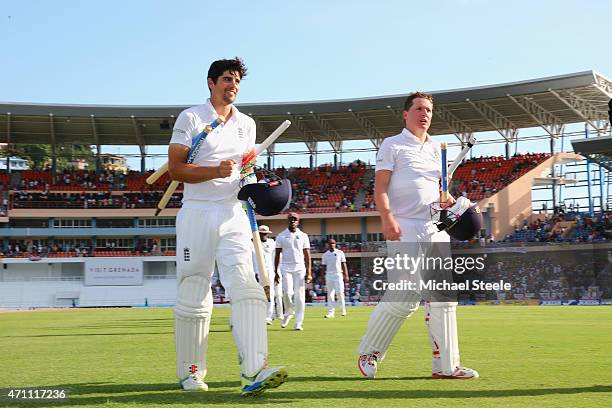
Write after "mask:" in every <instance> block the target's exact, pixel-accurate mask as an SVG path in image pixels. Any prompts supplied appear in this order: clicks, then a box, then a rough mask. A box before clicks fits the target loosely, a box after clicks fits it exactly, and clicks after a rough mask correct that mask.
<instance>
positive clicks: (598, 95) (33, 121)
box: [0, 71, 612, 150]
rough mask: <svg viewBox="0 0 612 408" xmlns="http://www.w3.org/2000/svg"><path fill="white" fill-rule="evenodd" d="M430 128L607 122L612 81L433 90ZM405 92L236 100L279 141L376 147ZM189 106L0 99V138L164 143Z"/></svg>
mask: <svg viewBox="0 0 612 408" xmlns="http://www.w3.org/2000/svg"><path fill="white" fill-rule="evenodd" d="M432 93H433V95H434V103H435V109H434V120H433V122H432V126H431V129H430V133H431V134H432V135H441V134H455V135H457V137H458V138H460V140H461V139H462V138H464V137H466V135H467V134H470V133H478V132H485V131H498V132H499V133H500V134H501V135H502V136H504V138H506V140H508V141H511V140H513V139H514V138H515V137H516V136H517V134H518V129H520V128H528V127H537V126H541V127H542V128H543V129H545V130H546V132H548V133H549V134H550V135H551V136H552V137H556V136H557V135H559V134H560V133H561V131H562V128H563V125H565V124H569V123H577V122H588V123H590V124H591V125H592V126H593V127H594V128H596V129H604V128H606V127H607V126H609V123H608V120H607V103H608V101H609V100H610V99H611V98H612V81H610V80H609V79H608V78H606V77H605V76H603V75H601V74H599V73H597V72H595V71H585V72H578V73H573V74H568V75H561V76H555V77H548V78H540V79H534V80H528V81H521V82H513V83H505V84H498V85H489V86H482V87H475V88H463V89H454V90H448V91H438V92H432ZM407 95H408V94H400V95H391V96H380V97H370V98H359V99H345V100H328V101H309V102H280V103H264V104H259V103H255V104H237V106H238V108H239V109H240V110H241V111H242V112H244V113H247V114H249V115H251V116H252V117H253V118H254V119H255V120H256V122H257V126H258V140H257V142H258V143H259V142H261V141H262V140H263V138H264V137H265V136H267V135H268V134H269V133H271V132H272V131H273V130H274V129H275V128H276V127H277V126H278V125H279V124H280V123H281V122H282V121H284V120H285V119H289V120H291V121H292V122H293V125H292V126H291V127H290V128H289V129H288V130H287V131H286V132H285V133H284V134H283V135H282V136H281V138H280V139H279V140H278V142H280V143H283V142H285V143H286V142H305V143H307V144H309V145H310V146H314V142H331V143H332V146H335V147H334V149H337V150H340V149H341V143H340V142H342V141H344V140H368V139H369V140H371V141H372V142H373V143H374V144H375V145H376V146H378V144H379V143H380V141H381V140H382V139H383V138H384V137H387V136H389V135H393V134H396V133H398V132H399V130H400V129H401V128H402V126H403V121H402V119H401V109H402V105H403V102H404V100H405V98H406V96H407ZM185 108H186V106H97V105H53V104H51V105H49V104H31V103H10V102H6V103H0V143H27V144H41V143H42V144H92V145H139V146H145V145H165V144H167V143H168V141H169V139H170V133H171V128H172V126H173V121H174V119H175V118H176V116H177V115H178V114H179V113H180V111H181V110H183V109H185Z"/></svg>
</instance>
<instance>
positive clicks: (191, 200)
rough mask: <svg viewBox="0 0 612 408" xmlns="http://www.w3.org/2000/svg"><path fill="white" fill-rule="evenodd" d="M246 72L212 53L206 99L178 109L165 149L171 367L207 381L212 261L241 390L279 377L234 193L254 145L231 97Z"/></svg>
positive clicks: (197, 383)
mask: <svg viewBox="0 0 612 408" xmlns="http://www.w3.org/2000/svg"><path fill="white" fill-rule="evenodd" d="M245 75H246V67H245V66H244V64H243V62H242V60H240V59H239V58H234V59H231V60H219V61H215V62H213V63H212V64H211V66H210V68H209V70H208V76H207V78H208V81H207V83H208V88H209V90H210V99H208V100H207V101H206V103H205V104H203V105H199V106H194V107H192V108H189V109H186V110H184V111H183V112H181V114H180V115H179V116H178V118H177V120H176V123H175V125H174V129H173V132H172V139H171V141H170V147H169V149H168V164H169V166H168V170H169V172H170V177H171V178H172V179H173V180H177V181H182V182H183V183H185V184H184V185H185V191H184V194H183V205H182V208H181V209H180V211H179V212H178V215H177V219H176V236H177V283H178V290H177V300H176V308H175V310H174V314H175V341H176V373H177V376H178V377H179V379H180V381H181V386H182V388H183V389H185V390H189V391H195V390H205V389H207V388H208V386H207V385H206V383H204V381H203V378H204V376H205V375H206V352H207V348H208V331H209V325H210V319H211V315H212V310H213V300H212V292H211V287H210V286H211V285H210V284H211V277H212V274H213V270H214V265H215V262H216V263H217V267H218V269H219V276H220V279H221V282H222V283H223V286H224V287H225V288H226V290H228V291H229V292H230V297H231V307H232V326H233V329H232V331H233V334H234V339H235V342H236V346H237V348H238V354H239V360H240V371H241V379H242V383H243V388H242V390H241V393H242V394H243V395H251V394H254V393H257V392H260V391H263V390H265V389H267V388H274V387H277V386H279V385H280V384H282V383H283V382H284V381H285V380H286V377H287V373H286V371H285V370H284V369H283V368H267V367H266V365H267V356H268V340H267V332H266V310H267V299H266V296H265V293H264V291H263V288H262V287H261V286H260V285H259V284H258V283H257V281H256V280H255V274H254V273H253V263H252V260H251V233H250V227H249V220H248V218H247V216H246V214H245V212H244V210H243V208H242V205H241V203H240V202H239V201H238V199H237V193H238V189H239V183H240V174H239V173H240V172H239V169H238V168H237V163H240V162H241V159H242V156H243V154H244V153H245V151H247V150H250V149H251V148H253V147H254V145H255V122H254V121H253V119H251V118H250V117H248V116H247V115H244V114H242V113H241V112H239V111H238V109H236V107H235V106H234V105H233V103H234V101H235V99H236V96H237V95H238V92H239V90H240V81H241V80H242V78H243V77H244V76H245ZM219 115H223V116H224V117H225V119H226V121H225V123H224V124H222V125H220V126H218V127H217V128H216V129H215V130H214V131H212V132H211V133H210V134H209V135H208V137H207V138H206V139H205V141H204V142H203V145H202V148H201V149H200V151H199V153H198V155H197V157H195V160H194V161H193V164H187V163H186V161H187V157H188V155H189V150H190V148H191V147H192V140H193V138H194V137H195V136H196V135H198V134H199V133H200V132H201V131H202V129H203V127H204V126H206V125H208V124H210V123H211V122H212V121H213V120H215V119H216V118H218V116H219Z"/></svg>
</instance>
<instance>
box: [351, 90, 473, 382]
mask: <svg viewBox="0 0 612 408" xmlns="http://www.w3.org/2000/svg"><path fill="white" fill-rule="evenodd" d="M432 112H433V98H432V97H431V95H428V94H424V93H420V92H417V93H413V94H411V95H410V96H409V97H408V98H407V99H406V101H405V104H404V109H403V112H402V117H403V119H404V123H405V128H404V129H403V130H402V132H401V133H400V134H398V135H396V136H392V137H388V138H387V139H385V140H384V141H383V143H382V144H381V146H380V149H379V151H378V154H377V157H376V173H375V189H374V199H375V200H376V206H377V209H378V211H379V212H380V216H381V221H382V229H383V234H384V235H385V238H386V239H387V241H400V244H393V243H389V242H388V247H389V248H390V249H391V247H392V246H394V245H395V246H398V245H399V246H401V245H402V244H401V243H405V244H404V245H405V247H406V248H412V249H411V251H412V252H414V253H411V254H408V255H409V256H412V257H418V256H420V255H421V254H420V253H419V251H423V248H431V246H432V244H434V245H437V246H438V247H442V248H447V249H448V250H450V237H449V235H448V233H447V232H445V231H439V230H438V228H437V227H436V226H435V225H434V223H433V222H432V220H431V214H430V205H431V204H432V203H435V202H438V201H439V202H440V203H441V204H442V206H443V207H449V206H451V205H452V204H453V203H454V202H455V200H454V199H453V198H452V197H448V198H447V199H446V198H445V199H444V201H443V195H442V194H441V190H440V179H441V176H442V161H441V154H440V144H439V143H437V142H434V141H433V140H432V139H431V138H430V136H429V135H428V133H427V131H428V130H429V126H430V124H431V117H432ZM425 255H426V254H425ZM386 295H387V293H385V296H386ZM399 299H400V300H401V301H384V300H385V297H383V300H382V301H381V302H380V303H378V305H377V306H376V308H375V309H374V311H373V312H372V315H371V317H370V320H369V322H368V328H367V330H366V333H365V335H364V336H363V337H362V338H361V343H360V344H359V347H358V349H357V352H358V353H359V355H360V356H359V359H358V366H359V370H360V371H361V374H362V375H363V376H364V377H367V378H373V377H374V376H375V375H376V371H377V369H378V363H379V362H381V361H382V360H383V359H384V357H385V354H386V352H387V349H388V348H389V345H390V344H391V341H392V340H393V337H394V336H395V334H396V333H397V331H398V330H399V328H400V327H401V326H402V324H403V323H404V321H405V320H406V318H408V317H409V316H411V315H412V314H413V313H414V312H415V311H416V310H417V309H418V307H419V302H420V300H421V299H420V294H418V293H416V292H407V293H402V294H401V297H400V298H399ZM456 311H457V302H451V301H429V302H425V321H426V324H427V328H428V331H429V340H430V342H431V348H432V352H433V357H432V377H433V378H457V379H470V378H476V377H478V373H477V372H476V370H473V369H471V368H466V367H462V366H461V364H460V360H459V344H458V338H457V318H456Z"/></svg>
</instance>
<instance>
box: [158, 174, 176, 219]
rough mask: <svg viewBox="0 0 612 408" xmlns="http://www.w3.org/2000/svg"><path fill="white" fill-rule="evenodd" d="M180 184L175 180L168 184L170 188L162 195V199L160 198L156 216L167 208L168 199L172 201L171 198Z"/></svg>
mask: <svg viewBox="0 0 612 408" xmlns="http://www.w3.org/2000/svg"><path fill="white" fill-rule="evenodd" d="M178 185H179V182H178V181H175V180H173V181H172V183H170V185H169V186H168V189H167V190H166V192H165V193H164V195H163V196H162V198H161V200H159V204H157V210H156V211H155V216H157V215H158V214H159V213H160V212H161V210H163V209H164V208H166V205H168V201H170V199H171V198H172V194H174V192H175V191H176V188H177V187H178Z"/></svg>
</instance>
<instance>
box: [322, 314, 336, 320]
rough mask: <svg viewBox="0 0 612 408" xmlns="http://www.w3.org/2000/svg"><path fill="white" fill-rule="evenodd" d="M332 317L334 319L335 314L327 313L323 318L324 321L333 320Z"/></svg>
mask: <svg viewBox="0 0 612 408" xmlns="http://www.w3.org/2000/svg"><path fill="white" fill-rule="evenodd" d="M334 317H336V315H335V313H327V314H326V315H325V318H326V319H333V318H334Z"/></svg>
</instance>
